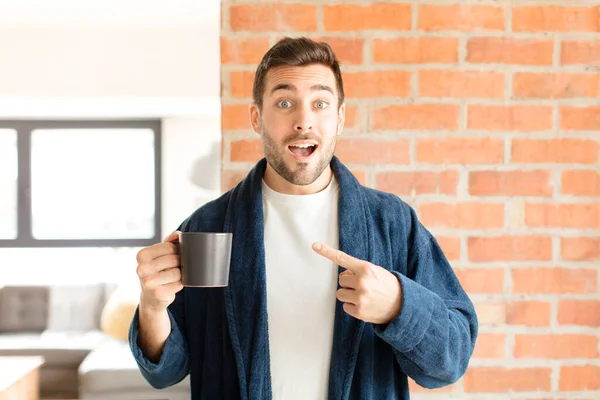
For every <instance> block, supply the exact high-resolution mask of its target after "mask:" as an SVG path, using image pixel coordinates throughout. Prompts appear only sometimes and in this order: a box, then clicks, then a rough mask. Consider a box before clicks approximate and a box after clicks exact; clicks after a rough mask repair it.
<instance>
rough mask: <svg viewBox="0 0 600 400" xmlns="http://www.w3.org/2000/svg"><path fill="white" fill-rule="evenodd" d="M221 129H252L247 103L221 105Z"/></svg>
mask: <svg viewBox="0 0 600 400" xmlns="http://www.w3.org/2000/svg"><path fill="white" fill-rule="evenodd" d="M221 129H223V130H224V131H229V130H236V129H252V125H251V124H250V117H249V114H248V105H247V104H229V105H226V104H224V105H222V106H221Z"/></svg>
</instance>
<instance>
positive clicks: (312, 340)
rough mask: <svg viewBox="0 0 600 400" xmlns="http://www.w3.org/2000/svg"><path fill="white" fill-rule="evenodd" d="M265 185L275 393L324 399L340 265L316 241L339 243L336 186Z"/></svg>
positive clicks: (276, 396)
mask: <svg viewBox="0 0 600 400" xmlns="http://www.w3.org/2000/svg"><path fill="white" fill-rule="evenodd" d="M262 191H263V212H264V226H265V232H264V234H265V261H266V274H267V314H268V334H269V353H270V361H271V383H272V388H273V399H274V400H280V399H285V400H293V399H302V400H306V399H311V400H319V399H327V390H328V383H329V364H330V360H331V346H332V342H333V320H334V315H335V302H336V301H337V300H336V298H335V293H336V290H337V279H338V269H337V266H336V265H335V264H334V263H333V262H331V261H329V260H328V259H326V258H324V257H323V256H320V255H318V254H317V253H315V252H314V251H313V250H312V243H313V242H316V241H318V242H322V243H325V244H327V245H329V246H331V247H333V248H335V249H337V248H339V232H338V195H339V186H338V183H337V181H336V180H335V178H333V179H332V181H331V183H330V184H329V186H327V188H325V189H324V190H322V191H320V192H318V193H315V194H309V195H288V194H282V193H279V192H276V191H274V190H273V189H271V188H269V187H268V186H267V185H266V184H265V183H264V181H263V184H262Z"/></svg>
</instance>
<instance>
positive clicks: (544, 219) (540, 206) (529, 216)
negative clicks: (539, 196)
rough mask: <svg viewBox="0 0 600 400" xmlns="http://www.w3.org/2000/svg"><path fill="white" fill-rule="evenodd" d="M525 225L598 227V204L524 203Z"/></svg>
mask: <svg viewBox="0 0 600 400" xmlns="http://www.w3.org/2000/svg"><path fill="white" fill-rule="evenodd" d="M525 225H526V226H528V227H533V228H540V227H541V228H580V229H585V228H591V229H597V228H600V204H598V203H591V204H556V203H526V204H525Z"/></svg>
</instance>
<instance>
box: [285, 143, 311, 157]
mask: <svg viewBox="0 0 600 400" xmlns="http://www.w3.org/2000/svg"><path fill="white" fill-rule="evenodd" d="M288 149H289V150H290V153H292V156H293V157H294V158H296V159H297V160H304V159H306V158H308V157H310V156H311V155H312V154H313V153H314V152H315V151H316V150H317V145H316V144H294V145H291V146H288Z"/></svg>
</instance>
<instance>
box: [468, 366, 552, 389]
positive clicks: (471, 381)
mask: <svg viewBox="0 0 600 400" xmlns="http://www.w3.org/2000/svg"><path fill="white" fill-rule="evenodd" d="M551 373H552V369H551V368H543V367H539V368H503V367H471V368H469V369H468V370H467V372H466V374H465V376H464V379H463V384H464V389H465V392H467V393H507V392H535V391H545V392H548V391H550V389H551V380H550V379H551V376H550V375H551Z"/></svg>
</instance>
